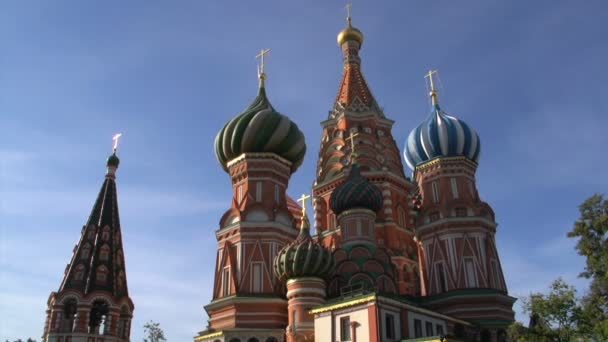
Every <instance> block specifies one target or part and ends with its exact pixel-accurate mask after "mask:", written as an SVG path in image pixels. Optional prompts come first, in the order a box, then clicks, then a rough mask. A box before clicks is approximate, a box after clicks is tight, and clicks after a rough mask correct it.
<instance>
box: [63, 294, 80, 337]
mask: <svg viewBox="0 0 608 342" xmlns="http://www.w3.org/2000/svg"><path fill="white" fill-rule="evenodd" d="M76 305H77V304H76V299H74V298H70V299H67V300H66V301H64V302H63V317H62V319H61V326H60V327H59V331H60V332H72V331H73V328H74V319H75V316H76Z"/></svg>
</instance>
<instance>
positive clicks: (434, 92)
mask: <svg viewBox="0 0 608 342" xmlns="http://www.w3.org/2000/svg"><path fill="white" fill-rule="evenodd" d="M438 72H439V70H429V73H428V74H426V76H424V78H428V79H429V83H430V85H431V102H432V103H433V106H435V105H437V90H436V89H435V82H434V81H433V75H434V74H437V73H438Z"/></svg>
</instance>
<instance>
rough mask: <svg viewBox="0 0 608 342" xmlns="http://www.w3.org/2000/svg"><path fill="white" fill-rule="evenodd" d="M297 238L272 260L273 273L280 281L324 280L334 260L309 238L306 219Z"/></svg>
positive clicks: (323, 248)
mask: <svg viewBox="0 0 608 342" xmlns="http://www.w3.org/2000/svg"><path fill="white" fill-rule="evenodd" d="M304 221H305V222H304V223H303V225H304V226H305V227H303V228H302V229H301V230H300V234H299V235H298V237H297V238H296V239H295V240H294V241H293V242H292V243H290V244H289V245H287V246H285V247H283V249H281V250H280V251H279V253H278V254H277V256H276V257H275V259H274V272H275V274H276V276H277V277H278V278H279V279H280V280H282V281H285V280H288V279H294V278H301V277H318V278H322V279H323V278H325V277H327V275H329V273H330V272H331V271H332V269H333V266H334V258H333V256H332V254H331V252H330V251H329V250H328V249H327V248H325V247H323V246H321V245H320V244H318V243H317V242H315V241H313V239H312V238H311V237H310V228H309V224H308V219H306V218H305V219H304Z"/></svg>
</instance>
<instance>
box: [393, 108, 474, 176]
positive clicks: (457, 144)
mask: <svg viewBox="0 0 608 342" xmlns="http://www.w3.org/2000/svg"><path fill="white" fill-rule="evenodd" d="M480 148H481V146H480V141H479V136H478V135H477V133H476V132H475V131H474V130H473V129H472V128H471V127H469V125H467V124H466V123H465V122H464V121H462V120H459V119H457V118H455V117H453V116H450V115H448V114H446V113H445V112H444V111H443V110H441V109H440V108H439V106H438V105H435V106H434V107H433V110H432V111H431V115H430V116H429V117H428V118H427V119H426V120H425V121H424V122H422V123H421V124H420V125H419V126H418V127H416V128H415V129H414V130H412V132H410V135H409V136H408V137H407V140H406V142H405V148H404V151H403V156H404V157H405V162H406V163H407V166H408V167H409V168H410V169H412V170H415V169H416V166H418V165H420V164H422V163H424V162H427V161H429V160H432V159H435V158H438V157H456V156H463V157H466V158H468V159H469V160H471V161H473V162H475V163H477V162H478V161H479V151H480Z"/></svg>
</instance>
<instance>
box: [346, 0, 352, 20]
mask: <svg viewBox="0 0 608 342" xmlns="http://www.w3.org/2000/svg"><path fill="white" fill-rule="evenodd" d="M352 7H353V4H352V3H350V2H349V3H347V4H346V6H345V8H346V20H348V23H349V24H350V11H351V9H352Z"/></svg>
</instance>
